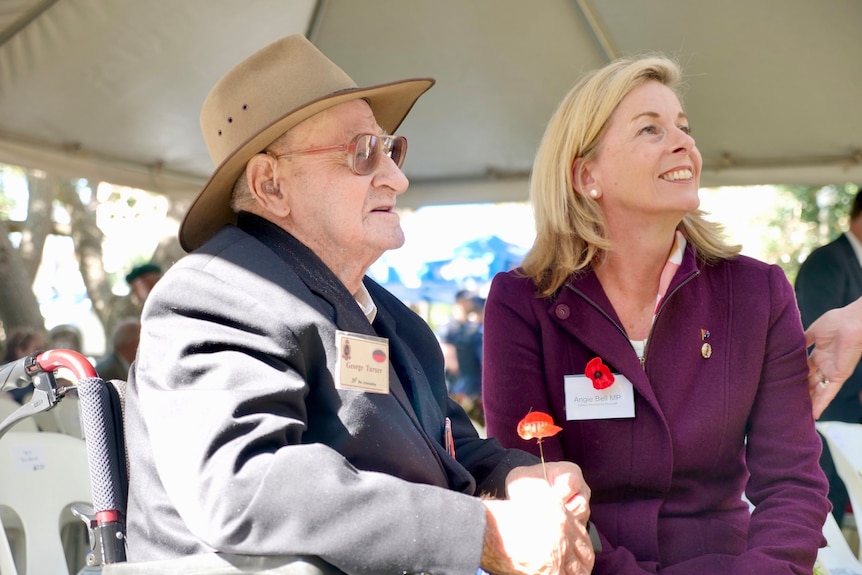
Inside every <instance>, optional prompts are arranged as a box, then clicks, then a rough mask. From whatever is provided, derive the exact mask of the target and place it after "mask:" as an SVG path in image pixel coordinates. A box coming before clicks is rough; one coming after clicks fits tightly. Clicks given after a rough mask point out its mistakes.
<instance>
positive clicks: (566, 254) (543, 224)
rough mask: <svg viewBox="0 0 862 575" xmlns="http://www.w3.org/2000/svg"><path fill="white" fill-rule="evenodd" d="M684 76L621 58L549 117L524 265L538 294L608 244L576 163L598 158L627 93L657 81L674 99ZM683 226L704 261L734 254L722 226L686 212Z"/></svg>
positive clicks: (533, 186) (655, 62)
mask: <svg viewBox="0 0 862 575" xmlns="http://www.w3.org/2000/svg"><path fill="white" fill-rule="evenodd" d="M681 79H682V72H681V70H680V68H679V65H678V64H677V63H676V62H674V61H673V60H670V59H668V58H666V57H663V56H660V55H655V54H653V55H645V56H640V57H634V58H620V59H618V60H615V61H613V62H611V63H610V64H608V65H607V66H605V67H604V68H600V69H598V70H594V71H592V72H589V73H588V74H586V75H585V76H583V77H582V78H581V79H580V80H579V81H578V82H577V83H576V84H575V86H574V87H573V88H572V89H571V90H570V91H569V93H568V94H567V95H566V97H565V98H564V99H563V101H562V102H561V103H560V105H559V107H558V108H557V110H556V111H555V112H554V115H553V116H552V117H551V120H550V122H549V123H548V126H547V128H546V129H545V134H544V136H543V137H542V141H541V143H540V144H539V149H538V151H537V152H536V158H535V160H534V162H533V172H532V176H531V179H530V201H531V202H532V205H533V214H534V217H535V220H536V240H535V242H534V243H533V247H532V248H531V249H530V252H529V253H528V254H527V256H526V257H525V259H524V261H523V263H522V265H521V267H522V270H523V273H524V274H525V275H526V276H528V277H530V278H532V279H533V282H534V283H535V284H536V287H537V288H538V291H539V295H540V296H542V297H547V296H550V295H552V294H554V293H555V292H556V291H557V290H558V289H559V288H560V287H562V285H563V284H564V283H565V282H566V280H567V279H568V278H569V276H571V275H572V274H573V273H574V272H576V271H578V270H582V269H584V268H586V267H587V266H588V265H590V263H591V262H592V261H593V260H594V259H596V258H599V257H601V256H602V255H603V254H604V253H605V252H607V251H609V250H610V249H611V247H612V246H611V242H610V241H609V240H608V238H607V231H606V224H605V218H604V214H603V213H602V211H601V209H600V207H599V204H598V203H597V202H595V201H594V200H592V199H590V198H587V197H585V195H584V194H580V193H578V192H577V191H576V190H577V189H578V187H579V183H578V182H575V181H573V175H572V164H573V163H574V161H575V159H577V158H580V159H581V160H582V161H589V160H590V159H592V158H594V157H595V156H596V153H597V149H598V145H599V142H600V140H601V138H602V135H603V134H604V132H605V130H606V126H607V124H608V120H609V119H610V117H611V114H613V112H614V110H615V109H616V108H617V106H618V105H619V103H620V102H621V101H622V99H623V98H625V97H626V95H627V94H628V93H629V92H631V91H632V90H633V89H635V88H637V87H638V86H640V85H642V84H644V83H645V82H647V81H650V80H654V81H657V82H660V83H662V84H663V85H665V86H667V87H668V88H670V89H672V90H673V91H674V92H675V93H676V94H677V96H678V97H679V95H680V94H679V88H680V83H681ZM680 228H681V230H682V232H683V233H684V234H685V236H686V238H687V239H688V241H689V243H691V244H693V245H694V247H695V250H696V252H697V254H698V256H699V257H700V258H701V259H702V260H703V261H705V262H707V263H714V262H717V261H719V260H721V259H726V258H730V257H733V256H735V255H737V254H738V253H739V250H740V247H739V246H730V245H726V244H725V243H724V240H723V228H722V226H721V225H719V224H715V223H712V222H708V221H706V220H705V219H704V218H703V212H702V211H700V210H696V211H693V212H690V213H688V214H686V215H685V216H684V217H683V220H682V223H681V224H680Z"/></svg>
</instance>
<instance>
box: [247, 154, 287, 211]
mask: <svg viewBox="0 0 862 575" xmlns="http://www.w3.org/2000/svg"><path fill="white" fill-rule="evenodd" d="M276 162H277V160H276V159H275V158H272V157H270V156H268V155H267V154H257V155H256V156H254V157H252V158H251V159H250V160H249V161H248V164H246V170H245V176H246V183H248V188H249V190H250V191H251V193H252V195H253V196H254V197H255V199H256V200H257V202H258V203H259V204H260V205H261V207H263V209H265V210H266V211H268V212H271V213H272V214H273V215H276V216H279V217H284V216H286V215H287V214H288V213H289V212H290V208H289V207H288V205H287V201H285V198H284V194H283V193H282V191H281V187H280V186H279V185H278V182H277V181H276V176H275V163H276Z"/></svg>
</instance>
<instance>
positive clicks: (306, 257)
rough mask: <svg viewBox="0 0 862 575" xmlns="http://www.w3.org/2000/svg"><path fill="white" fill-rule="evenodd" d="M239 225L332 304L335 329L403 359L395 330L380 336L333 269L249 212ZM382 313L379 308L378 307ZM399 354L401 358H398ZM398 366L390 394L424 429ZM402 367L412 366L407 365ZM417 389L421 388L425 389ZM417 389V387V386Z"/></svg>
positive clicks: (391, 367) (391, 370)
mask: <svg viewBox="0 0 862 575" xmlns="http://www.w3.org/2000/svg"><path fill="white" fill-rule="evenodd" d="M237 225H238V227H240V228H242V229H243V230H244V231H246V232H247V233H249V234H251V235H253V236H255V237H256V238H258V239H259V240H261V241H262V242H263V243H264V244H265V245H267V246H268V247H269V248H270V249H271V250H272V251H273V252H274V253H275V254H276V255H277V256H279V257H280V258H281V259H282V260H284V261H285V263H287V265H289V266H290V267H291V268H293V269H294V270H295V271H296V274H297V275H298V276H299V278H300V279H301V280H302V281H303V283H305V285H306V287H308V289H309V290H310V291H311V292H312V293H313V294H315V295H316V296H318V297H319V298H321V299H323V300H325V301H326V302H327V303H329V305H330V306H331V309H332V322H333V323H334V324H335V326H336V328H338V329H340V330H343V331H350V332H353V333H359V334H363V335H371V336H381V337H386V338H389V346H390V356H393V357H394V358H395V359H396V360H397V361H399V362H400V361H402V360H403V359H404V357H403V356H404V355H405V354H404V352H403V350H399V349H398V348H400V347H401V346H400V345H399V344H400V341H399V340H398V338H397V337H393V335H394V333H395V330H394V329H388V331H387V333H379V334H378V333H377V332H376V331H375V329H374V327H372V325H371V324H370V323H369V322H368V318H367V317H365V314H364V313H362V309H360V307H359V304H357V303H356V300H355V299H354V297H353V295H352V294H351V293H350V292H348V291H347V288H346V287H345V286H344V284H343V283H341V281H340V280H339V279H338V278H337V277H336V275H335V274H334V273H333V272H332V270H330V269H329V268H328V267H326V264H324V263H323V262H322V261H321V260H320V258H319V257H317V255H316V254H315V253H314V252H313V251H311V250H310V249H309V248H308V247H307V246H305V244H303V243H302V242H300V241H299V240H297V239H296V238H294V237H293V236H292V235H290V234H289V233H287V232H286V231H284V230H283V229H281V228H279V227H278V226H276V225H275V224H273V223H272V222H269V221H267V220H265V219H263V218H261V217H258V216H256V215H253V214H249V213H246V212H243V213H240V214H239V216H238V218H237ZM379 314H380V309H379V307H378V315H379ZM377 323H379V322H377V321H375V324H377ZM381 325H382V324H381ZM333 345H334V342H333ZM393 348H395V349H393ZM396 353H397V354H398V355H395V354H396ZM395 363H396V361H390V362H389V393H390V394H391V395H392V396H393V397H394V398H395V399H396V400H397V401H398V403H399V404H400V405H401V406H402V407H403V408H404V410H405V411H406V412H407V414H408V415H409V416H410V418H411V419H412V420H413V421H414V423H416V425H417V426H419V427H421V423H420V420H419V417H418V416H417V413H416V411H415V410H414V407H413V405H412V404H411V402H410V398H409V396H408V394H407V392H406V391H405V389H404V386H403V385H402V383H401V380H400V379H399V375H400V374H398V373H397V371H396V369H395ZM403 365H412V364H407V363H405V364H403ZM412 371H413V370H411V372H412ZM418 387H420V388H421V387H422V386H418ZM415 388H416V386H414V389H415Z"/></svg>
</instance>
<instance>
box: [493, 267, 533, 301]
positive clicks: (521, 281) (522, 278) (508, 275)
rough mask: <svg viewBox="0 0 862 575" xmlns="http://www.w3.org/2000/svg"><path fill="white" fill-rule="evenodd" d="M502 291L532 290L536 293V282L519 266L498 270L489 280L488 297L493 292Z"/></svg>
mask: <svg viewBox="0 0 862 575" xmlns="http://www.w3.org/2000/svg"><path fill="white" fill-rule="evenodd" d="M499 291H503V292H504V293H512V292H513V291H514V292H518V293H520V292H532V293H533V294H535V293H536V284H535V282H534V281H533V278H531V277H529V276H527V275H526V274H525V273H524V270H523V269H521V268H515V269H513V270H509V271H506V272H499V273H498V274H497V275H495V276H494V278H493V279H492V280H491V290H490V292H489V293H488V297H491V294H492V293H494V292H499Z"/></svg>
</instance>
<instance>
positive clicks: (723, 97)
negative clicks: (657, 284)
mask: <svg viewBox="0 0 862 575" xmlns="http://www.w3.org/2000/svg"><path fill="white" fill-rule="evenodd" d="M861 28H862V2H860V1H859V0H817V1H811V0H722V1H721V2H715V1H712V2H707V1H696V2H693V1H691V0H650V1H648V2H645V1H642V0H533V1H524V0H433V1H432V0H145V1H142V0H2V2H0V162H3V163H9V164H16V165H21V166H25V167H31V168H41V169H44V170H46V171H51V172H54V173H58V174H62V175H68V176H72V177H86V178H89V179H91V180H97V181H109V182H111V183H115V184H120V185H129V186H134V187H139V188H144V189H149V190H152V191H157V192H162V193H167V194H171V195H173V196H174V197H177V198H189V197H191V196H192V195H193V194H194V193H196V191H197V190H198V189H199V188H200V187H201V185H202V184H203V182H205V181H206V179H207V177H208V175H209V173H210V171H211V169H212V166H211V164H210V160H209V156H208V155H207V152H206V149H205V147H204V144H203V140H202V138H201V136H200V129H199V126H198V114H199V110H200V105H201V103H202V101H203V99H204V98H205V97H206V95H207V93H208V92H209V89H210V87H211V86H212V85H213V84H214V83H215V81H216V80H217V79H218V78H219V77H220V76H221V74H222V73H224V72H225V71H226V70H228V69H229V68H230V67H231V66H233V65H234V64H236V63H237V62H238V61H240V60H241V59H243V58H244V57H245V56H247V55H248V54H250V53H251V52H253V51H255V50H256V49H258V48H260V47H262V46H264V45H265V44H267V43H269V42H271V41H273V40H275V39H277V38H279V37H281V36H284V35H287V34H291V33H303V34H306V35H307V36H308V37H309V38H310V39H311V40H312V41H313V42H314V43H315V44H316V45H317V46H318V47H320V48H321V50H323V51H324V52H325V53H326V54H327V55H329V56H330V57H331V58H332V59H333V60H334V61H335V62H337V63H338V64H339V65H340V66H341V67H342V68H343V69H344V70H345V71H347V72H348V73H349V74H350V75H351V76H352V77H353V78H354V79H355V80H356V81H357V82H358V83H359V84H360V85H367V84H372V83H381V82H387V81H391V80H395V79H401V78H406V77H416V76H432V77H435V78H437V80H438V83H437V85H436V86H435V87H434V88H433V89H432V90H431V91H430V92H429V93H428V94H426V95H425V96H423V98H422V99H420V101H419V103H418V104H417V106H416V107H415V108H414V110H413V112H412V113H411V115H410V116H409V117H408V119H407V121H406V122H405V123H404V125H403V126H402V130H401V132H402V133H403V134H404V135H406V136H407V137H408V139H409V141H410V153H409V155H408V158H407V163H406V164H405V172H406V173H407V175H408V177H409V178H410V179H411V182H412V185H411V189H410V191H409V192H408V193H407V194H405V195H404V196H403V197H402V198H399V205H412V206H418V205H426V204H435V203H459V202H466V201H510V200H523V199H526V197H527V177H528V174H529V170H530V166H531V163H532V159H533V154H534V151H535V149H536V146H537V145H538V142H539V139H540V137H541V135H542V132H543V130H544V127H545V124H546V122H547V120H548V119H549V117H550V115H551V113H552V111H553V109H554V108H555V106H556V105H557V103H558V102H559V100H560V99H561V98H562V96H563V95H564V94H565V92H566V91H567V90H568V89H569V87H570V86H571V85H572V84H573V83H574V81H575V79H576V78H577V76H578V74H579V73H580V72H581V71H584V70H588V69H591V68H594V67H598V66H601V65H602V64H604V63H605V62H607V61H608V60H609V59H611V58H613V57H615V56H619V55H627V54H633V53H640V52H644V51H660V52H663V53H665V54H668V55H671V56H674V57H676V58H677V59H678V60H680V62H681V63H682V64H683V67H684V69H685V72H686V77H687V81H688V82H687V83H688V86H689V87H688V91H687V93H686V97H685V104H686V108H687V111H688V114H689V117H690V118H691V122H692V126H693V128H694V134H695V137H696V138H697V141H698V145H699V147H700V149H701V151H702V153H703V155H704V162H705V170H704V174H703V179H702V184H703V185H704V186H716V185H737V184H740V185H747V184H778V183H804V184H828V183H843V182H849V181H853V182H862V106H860V103H859V102H860V95H862V62H860V60H862V32H860V29H861Z"/></svg>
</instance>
